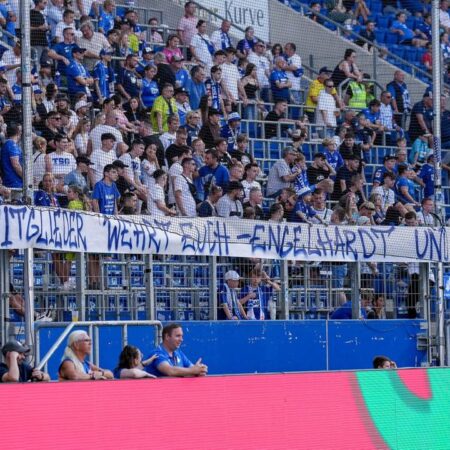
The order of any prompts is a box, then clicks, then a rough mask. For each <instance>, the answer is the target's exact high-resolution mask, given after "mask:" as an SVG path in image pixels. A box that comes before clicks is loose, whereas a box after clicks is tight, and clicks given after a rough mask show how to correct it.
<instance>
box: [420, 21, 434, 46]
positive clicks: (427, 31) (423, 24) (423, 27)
mask: <svg viewBox="0 0 450 450" xmlns="http://www.w3.org/2000/svg"><path fill="white" fill-rule="evenodd" d="M416 29H417V30H419V31H421V32H422V33H423V34H424V35H425V36H426V37H427V39H428V40H429V41H431V25H428V24H427V23H426V22H423V21H422V22H419V23H418V24H417V25H416Z"/></svg>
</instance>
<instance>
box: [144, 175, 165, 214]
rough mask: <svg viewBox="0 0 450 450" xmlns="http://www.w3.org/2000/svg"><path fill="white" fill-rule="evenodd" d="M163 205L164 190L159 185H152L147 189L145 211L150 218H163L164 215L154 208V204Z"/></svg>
mask: <svg viewBox="0 0 450 450" xmlns="http://www.w3.org/2000/svg"><path fill="white" fill-rule="evenodd" d="M157 201H158V202H163V203H165V195H164V189H163V188H162V186H160V185H159V184H156V183H155V184H153V186H152V188H151V189H149V195H148V197H147V210H148V213H149V214H150V215H152V216H164V215H165V214H164V213H163V212H162V211H161V210H160V209H159V208H158V207H157V206H156V202H157Z"/></svg>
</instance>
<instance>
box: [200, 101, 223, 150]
mask: <svg viewBox="0 0 450 450" xmlns="http://www.w3.org/2000/svg"><path fill="white" fill-rule="evenodd" d="M198 137H199V138H200V139H201V140H202V141H203V142H204V143H205V146H206V148H207V149H210V148H213V147H214V145H215V142H216V140H217V139H219V138H220V113H219V111H217V110H215V109H210V110H209V111H208V121H207V122H206V123H204V124H203V125H202V127H201V128H200V132H199V134H198Z"/></svg>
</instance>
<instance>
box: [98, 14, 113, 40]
mask: <svg viewBox="0 0 450 450" xmlns="http://www.w3.org/2000/svg"><path fill="white" fill-rule="evenodd" d="M98 27H99V28H101V29H102V30H103V34H105V35H106V33H108V31H109V30H112V29H113V28H114V17H113V15H112V14H109V13H107V12H105V11H103V12H102V13H101V14H100V19H99V20H98Z"/></svg>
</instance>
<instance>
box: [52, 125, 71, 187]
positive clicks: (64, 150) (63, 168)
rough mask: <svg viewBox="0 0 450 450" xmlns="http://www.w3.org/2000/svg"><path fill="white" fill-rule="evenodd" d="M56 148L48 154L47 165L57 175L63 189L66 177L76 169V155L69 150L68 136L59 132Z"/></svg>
mask: <svg viewBox="0 0 450 450" xmlns="http://www.w3.org/2000/svg"><path fill="white" fill-rule="evenodd" d="M54 142H55V146H56V149H55V151H54V152H52V153H49V154H48V155H47V156H46V166H47V167H48V168H49V171H50V172H51V173H52V174H53V175H54V176H55V179H56V181H57V184H58V185H59V188H58V190H61V189H62V187H63V185H64V177H65V176H66V175H68V174H69V173H70V172H72V171H73V170H75V169H76V167H77V164H76V161H75V157H74V156H73V154H72V153H70V152H69V151H68V150H69V140H68V138H67V136H65V135H62V134H58V135H57V136H55V139H54Z"/></svg>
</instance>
